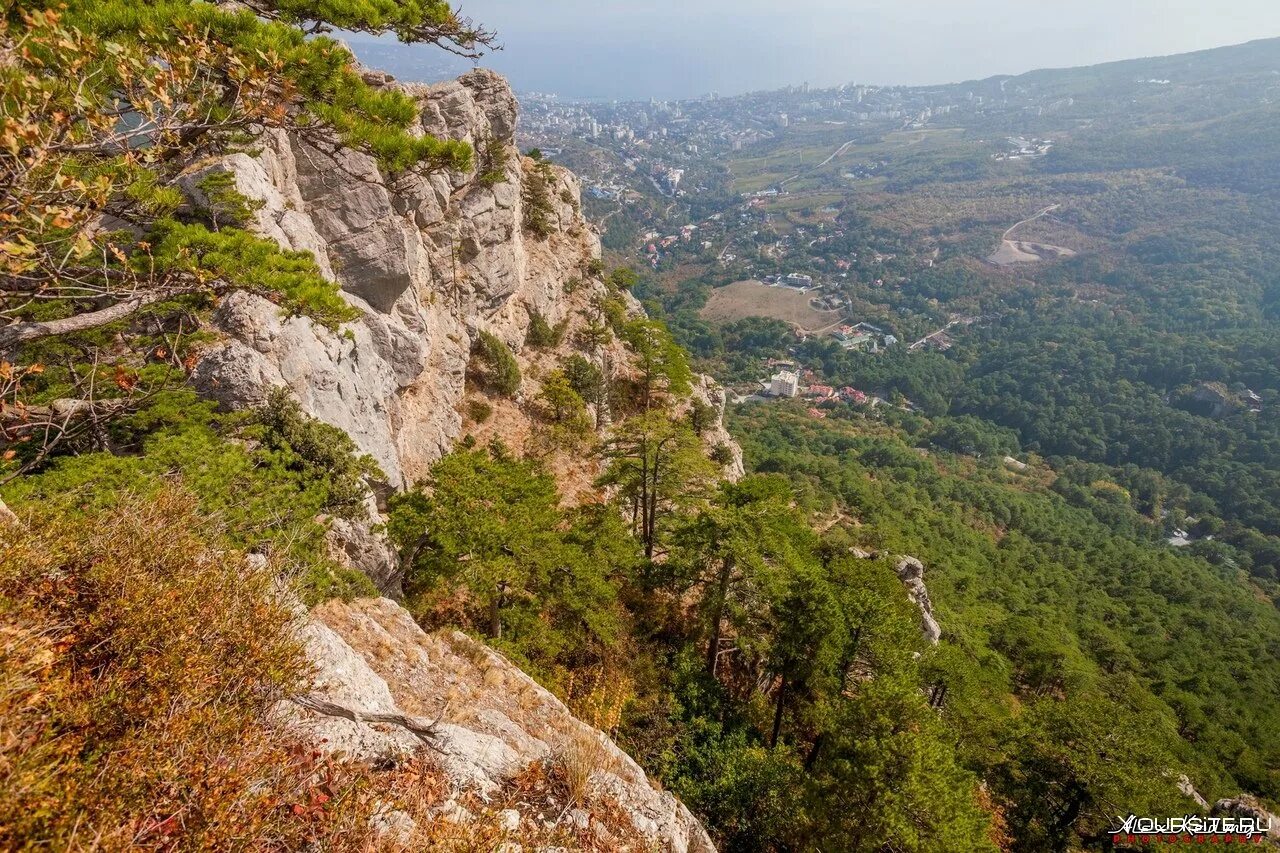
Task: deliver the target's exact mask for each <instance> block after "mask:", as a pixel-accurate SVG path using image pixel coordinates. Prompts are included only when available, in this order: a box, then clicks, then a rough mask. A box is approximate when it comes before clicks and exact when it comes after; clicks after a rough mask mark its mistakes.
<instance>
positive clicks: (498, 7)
mask: <svg viewBox="0 0 1280 853" xmlns="http://www.w3.org/2000/svg"><path fill="white" fill-rule="evenodd" d="M462 12H463V13H464V14H466V15H467V16H469V17H471V18H473V19H475V20H476V21H478V22H481V23H483V24H485V25H486V26H487V27H490V28H492V29H496V30H497V32H498V35H499V39H500V41H501V42H502V44H503V50H501V51H499V52H497V53H494V54H491V55H490V56H489V57H486V58H485V59H484V60H483V61H482V62H481V64H482V65H485V66H487V67H491V68H494V69H496V70H498V71H500V72H502V73H503V74H505V75H506V76H507V77H508V78H510V79H511V81H512V84H513V85H514V86H515V88H516V89H517V91H523V92H528V91H539V92H549V93H555V94H559V95H561V96H563V97H567V98H602V99H614V98H617V99H648V98H659V99H673V98H691V97H699V96H701V95H704V94H708V93H710V92H713V91H715V92H719V93H720V94H721V95H732V94H738V93H741V92H747V91H754V90H759V89H776V88H780V87H782V86H787V85H792V84H800V83H804V82H808V83H810V84H812V85H814V86H829V85H837V84H841V83H850V82H857V83H871V84H901V85H919V84H929V83H950V82H959V81H962V80H970V79H976V78H982V77H989V76H991V75H994V74H1016V73H1021V72H1023V71H1030V70H1032V69H1036V68H1049V67H1062V66H1073V65H1092V64H1095V63H1098V62H1106V61H1109V60H1115V59H1130V58H1135V57H1142V56H1158V55H1165V54H1170V53H1182V52H1186V51H1191V50H1199V49H1203V48H1209V47H1218V46H1222V45H1228V44H1238V43H1241V42H1245V41H1250V40H1252V39H1257V38H1272V37H1276V36H1280V0H1068V2H1061V0H1059V2H1054V3H1050V2H1046V0H1020V2H1014V0H768V2H766V0H647V1H646V0H462ZM350 41H351V44H352V47H353V48H355V49H356V51H357V53H363V52H364V50H362V45H361V40H360V39H351V40H350ZM390 47H391V46H390V45H379V49H378V50H377V55H378V56H379V57H385V56H386V53H385V51H386V50H387V49H388V48H390ZM394 50H395V57H394V59H395V62H394V64H395V65H396V66H399V67H397V68H392V69H390V70H392V71H397V72H399V76H401V77H405V76H422V77H424V78H432V77H437V78H438V77H439V76H445V73H446V72H449V71H452V73H456V69H448V68H445V67H443V66H442V65H441V60H440V57H439V56H437V55H436V54H438V53H439V51H431V50H430V49H428V48H423V47H401V46H398V45H397V46H395V48H394ZM384 64H389V63H384ZM409 68H418V69H421V72H420V73H419V74H417V75H414V74H412V73H409V74H408V75H406V70H407V69H409Z"/></svg>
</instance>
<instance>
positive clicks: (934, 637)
mask: <svg viewBox="0 0 1280 853" xmlns="http://www.w3.org/2000/svg"><path fill="white" fill-rule="evenodd" d="M894 568H895V571H897V573H898V578H899V580H901V581H902V583H903V585H904V586H905V587H906V588H907V597H908V598H910V599H911V601H912V602H913V603H914V604H915V605H916V606H917V607H919V608H920V623H921V630H922V631H923V632H924V636H925V639H927V640H928V641H929V642H930V643H933V644H934V645H937V644H938V641H939V640H941V639H942V628H940V627H939V626H938V620H937V619H935V618H934V617H933V602H931V601H930V600H929V588H928V587H926V586H925V585H924V563H922V562H920V561H919V560H917V559H916V558H915V557H905V556H904V557H899V558H898V564H897V565H896V566H895V567H894Z"/></svg>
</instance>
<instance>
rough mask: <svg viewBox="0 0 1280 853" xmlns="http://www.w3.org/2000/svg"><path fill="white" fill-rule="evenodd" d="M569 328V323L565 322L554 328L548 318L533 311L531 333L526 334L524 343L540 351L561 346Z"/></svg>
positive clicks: (530, 313) (530, 320) (530, 315)
mask: <svg viewBox="0 0 1280 853" xmlns="http://www.w3.org/2000/svg"><path fill="white" fill-rule="evenodd" d="M568 326H569V324H568V322H567V321H564V320H561V321H560V322H559V323H557V324H556V325H554V326H552V325H551V324H550V323H548V322H547V318H546V317H544V316H542V315H541V314H539V313H538V312H537V311H531V312H529V331H528V332H527V333H526V334H525V339H524V342H525V343H526V344H527V345H529V346H531V347H538V348H539V349H542V348H546V347H554V346H559V344H560V342H561V341H562V340H564V333H565V329H567V328H568Z"/></svg>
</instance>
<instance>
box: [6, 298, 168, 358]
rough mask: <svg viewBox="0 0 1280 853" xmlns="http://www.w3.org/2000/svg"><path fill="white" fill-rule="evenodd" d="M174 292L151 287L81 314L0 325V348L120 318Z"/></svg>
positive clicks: (86, 329) (83, 329) (103, 324)
mask: <svg viewBox="0 0 1280 853" xmlns="http://www.w3.org/2000/svg"><path fill="white" fill-rule="evenodd" d="M174 295H176V291H172V290H155V291H151V292H149V293H140V294H138V295H136V296H131V297H129V298H128V299H125V300H124V301H122V302H117V303H116V304H115V305H111V306H109V307H107V308H100V309H99V310H97V311H89V312H87V313H84V314H73V315H72V316H70V317H63V318H61V319H58V320H26V321H20V322H17V323H10V324H9V325H7V326H0V351H3V350H7V349H9V348H10V347H14V346H17V345H18V344H20V343H23V342H25V341H34V340H39V339H40V338H48V337H53V336H54V335H69V334H73V333H75V332H84V331H88V330H89V329H96V328H98V327H99V326H105V325H107V324H108V323H114V322H115V321H116V320H123V319H124V318H125V317H128V316H129V315H130V314H133V313H135V312H137V311H138V310H139V309H141V308H144V307H146V306H147V305H150V304H151V303H153V302H160V301H162V300H165V299H169V298H170V297H172V296H174Z"/></svg>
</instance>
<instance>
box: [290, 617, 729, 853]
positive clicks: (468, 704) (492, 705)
mask: <svg viewBox="0 0 1280 853" xmlns="http://www.w3.org/2000/svg"><path fill="white" fill-rule="evenodd" d="M303 639H304V642H305V644H306V648H307V652H308V655H309V657H310V658H311V660H312V662H313V663H314V664H315V668H316V673H317V674H316V676H315V678H314V682H313V684H312V688H311V690H312V692H311V695H312V696H313V697H314V698H316V699H319V700H322V701H323V702H327V703H333V704H334V705H338V706H341V707H342V708H344V709H347V710H350V711H354V712H356V714H357V715H358V716H365V715H370V714H393V715H395V714H399V715H404V716H406V717H409V718H412V719H417V720H429V721H433V722H434V723H435V725H434V729H435V734H434V735H433V736H432V737H431V738H430V739H429V740H430V743H429V744H425V745H424V744H423V743H422V742H420V741H419V739H418V737H417V736H416V735H414V734H412V733H410V732H409V731H407V730H406V729H405V728H403V727H400V726H395V725H390V724H384V723H377V722H373V723H371V722H355V721H353V720H351V719H348V718H346V717H341V716H334V715H331V714H325V713H318V712H313V711H309V710H303V709H302V708H300V707H298V706H296V705H292V704H288V705H287V706H286V707H284V708H282V713H284V714H286V715H287V716H288V719H289V721H290V722H291V723H292V724H293V725H294V726H295V727H297V729H298V730H300V731H302V732H303V733H305V734H307V735H308V736H309V737H311V738H312V739H313V740H314V741H315V742H316V743H317V744H318V746H319V747H320V748H322V749H325V750H327V751H330V752H334V753H339V752H340V753H343V754H345V755H348V756H351V757H355V758H359V759H361V760H366V761H370V762H374V763H385V762H394V761H397V760H400V759H402V758H403V757H405V756H406V755H408V754H410V753H412V752H413V751H414V750H424V751H425V752H424V754H425V755H427V756H429V757H431V758H432V760H433V761H435V762H436V763H437V764H438V765H439V766H440V767H441V768H442V769H443V770H444V771H445V772H446V773H447V774H448V776H449V778H450V779H451V780H452V784H453V785H454V787H455V790H456V791H458V792H461V791H464V790H473V791H477V792H479V793H480V794H482V795H487V794H489V793H491V792H493V791H495V790H497V789H498V788H499V787H500V786H502V785H503V784H504V783H505V782H507V781H508V780H510V779H511V778H512V777H513V776H515V775H516V774H518V773H520V772H521V771H523V770H525V769H526V768H528V767H529V766H530V765H531V764H533V763H534V762H538V761H544V760H552V761H554V760H557V757H558V756H563V755H567V754H572V755H577V756H586V759H587V760H588V761H589V762H590V765H591V767H592V770H591V773H590V776H589V779H588V782H587V789H588V796H587V802H588V804H591V803H594V804H595V805H596V807H600V808H614V807H616V808H621V809H622V810H623V812H624V813H625V814H626V815H627V817H628V818H629V820H630V821H631V823H632V824H633V826H634V828H635V830H636V831H637V832H638V833H640V834H641V835H643V836H645V837H647V838H649V839H651V840H652V842H653V844H654V845H655V847H656V849H660V850H665V851H671V853H710V851H714V850H715V847H714V845H713V844H712V842H711V839H710V838H709V836H708V835H707V833H706V830H705V829H703V827H702V825H701V824H700V823H699V822H698V820H697V819H696V818H695V817H693V815H692V814H690V812H689V810H688V809H687V808H686V807H685V806H684V805H683V804H682V803H681V802H680V801H679V800H677V799H676V798H675V796H673V795H672V794H671V793H669V792H666V791H660V790H658V789H657V788H656V787H655V786H654V785H653V784H652V783H651V782H650V781H649V779H648V777H647V776H646V775H645V773H644V771H643V770H641V768H640V766H639V765H637V764H636V762H635V761H634V760H632V759H631V757H630V756H628V755H627V754H626V753H625V752H623V751H622V750H621V749H619V748H618V747H617V746H616V745H614V743H613V741H611V740H610V739H609V738H608V737H607V736H606V735H604V734H603V733H602V732H599V731H597V730H596V729H594V728H592V727H591V726H589V725H587V724H586V723H584V722H582V721H581V720H579V719H577V718H576V717H575V716H574V715H573V714H572V713H571V712H570V711H569V709H568V708H567V707H566V706H565V705H564V703H562V702H561V701H560V700H559V699H557V698H556V697H555V696H553V695H552V694H551V693H549V692H548V691H547V690H545V689H544V688H542V687H541V686H539V685H538V684H537V682H535V681H534V680H533V679H532V678H530V677H529V676H527V675H525V674H524V673H523V672H521V671H520V670H519V669H518V668H517V667H516V666H515V665H514V664H512V663H511V662H510V661H508V660H507V659H506V658H504V657H503V656H502V655H500V654H498V653H497V652H495V651H493V650H492V649H489V648H488V647H486V646H484V645H482V644H480V643H478V642H476V641H475V640H473V639H471V638H469V637H467V636H466V635H465V634H462V633H460V632H456V631H450V632H437V633H433V634H428V633H426V632H424V631H423V630H422V629H421V628H420V627H418V625H417V623H415V622H414V621H413V618H412V617H411V616H410V615H409V613H408V612H407V611H405V610H404V609H403V608H401V607H400V606H399V605H398V604H396V603H395V602H393V601H390V600H388V599H385V598H383V599H363V600H360V601H355V602H351V603H343V602H340V601H331V602H328V603H326V604H324V605H321V606H320V607H318V608H316V609H315V610H314V611H313V612H312V614H311V618H310V620H309V621H308V622H307V624H306V627H305V628H304V634H303ZM282 705H285V703H282ZM589 808H590V806H589V807H588V810H589ZM503 818H504V819H505V820H506V821H508V822H510V823H513V824H519V822H520V821H521V820H522V819H523V818H524V816H522V815H520V814H519V813H518V812H514V811H513V813H512V814H510V815H506V814H505V813H504V815H503ZM572 819H574V820H577V821H582V820H584V819H586V818H585V816H583V815H579V816H577V817H576V818H572Z"/></svg>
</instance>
